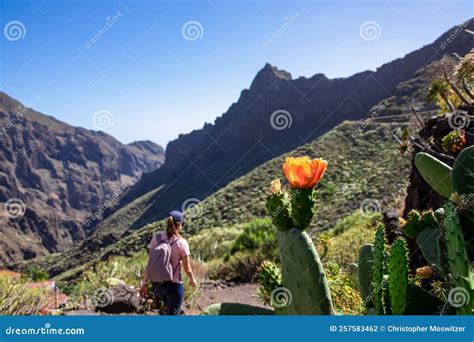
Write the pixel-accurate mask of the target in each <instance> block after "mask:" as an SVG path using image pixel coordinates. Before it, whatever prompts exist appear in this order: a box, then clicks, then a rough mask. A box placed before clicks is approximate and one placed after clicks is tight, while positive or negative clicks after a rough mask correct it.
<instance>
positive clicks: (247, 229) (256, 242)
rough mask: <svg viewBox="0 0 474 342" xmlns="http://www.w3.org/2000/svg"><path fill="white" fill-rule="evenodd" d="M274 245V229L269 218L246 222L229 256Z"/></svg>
mask: <svg viewBox="0 0 474 342" xmlns="http://www.w3.org/2000/svg"><path fill="white" fill-rule="evenodd" d="M264 244H265V245H271V244H275V245H276V229H275V226H274V225H273V223H272V221H271V219H270V218H264V219H260V218H259V219H253V220H251V221H249V222H247V223H246V224H245V225H244V226H243V229H242V233H241V234H240V235H239V236H238V237H237V239H236V240H235V242H234V243H233V245H232V247H231V249H230V254H231V255H234V254H235V253H237V252H241V251H246V250H255V249H258V248H261V247H262V246H263V245H264Z"/></svg>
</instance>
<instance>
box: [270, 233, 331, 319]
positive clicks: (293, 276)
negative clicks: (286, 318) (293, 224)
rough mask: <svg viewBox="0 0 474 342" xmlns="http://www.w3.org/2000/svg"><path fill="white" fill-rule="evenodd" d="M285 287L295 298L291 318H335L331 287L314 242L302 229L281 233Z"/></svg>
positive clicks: (291, 303)
mask: <svg viewBox="0 0 474 342" xmlns="http://www.w3.org/2000/svg"><path fill="white" fill-rule="evenodd" d="M278 235H279V241H280V257H281V272H282V280H283V286H284V288H286V289H287V290H288V291H289V293H290V294H291V300H290V301H289V302H288V303H287V310H288V314H289V315H333V314H334V313H335V312H334V308H333V304H332V300H331V294H330V292H329V284H328V281H327V278H326V274H325V273H324V269H323V265H322V263H321V260H320V259H319V255H318V252H317V251H316V249H315V248H314V245H313V242H312V241H311V238H310V237H309V236H308V234H306V233H305V232H303V231H301V229H298V228H292V229H290V230H288V231H286V232H280V233H279V234H278Z"/></svg>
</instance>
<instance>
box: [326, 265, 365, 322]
mask: <svg viewBox="0 0 474 342" xmlns="http://www.w3.org/2000/svg"><path fill="white" fill-rule="evenodd" d="M326 273H327V276H328V281H329V288H330V290H331V298H332V301H333V304H334V308H335V310H336V311H337V312H338V313H339V314H342V315H357V314H361V313H362V312H363V310H364V306H363V301H362V297H361V295H360V293H359V290H358V282H357V279H356V277H355V276H354V275H353V274H351V273H350V272H348V271H347V270H345V269H343V268H341V266H339V265H338V264H337V263H335V262H329V263H328V264H327V265H326Z"/></svg>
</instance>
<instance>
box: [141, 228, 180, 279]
mask: <svg viewBox="0 0 474 342" xmlns="http://www.w3.org/2000/svg"><path fill="white" fill-rule="evenodd" d="M155 238H156V240H157V241H158V243H157V245H156V247H155V248H153V249H152V250H151V251H150V255H149V256H148V266H147V273H148V278H149V279H150V280H151V281H152V282H154V283H163V282H165V281H171V280H172V279H173V277H174V275H175V273H176V271H177V270H179V266H180V265H179V264H178V266H177V267H176V269H174V270H173V266H172V265H171V246H172V245H173V244H174V243H175V242H176V241H178V240H180V238H178V239H176V240H173V241H171V242H170V241H169V240H168V239H165V238H164V235H162V234H161V233H157V234H156V235H155Z"/></svg>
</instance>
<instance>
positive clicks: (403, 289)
mask: <svg viewBox="0 0 474 342" xmlns="http://www.w3.org/2000/svg"><path fill="white" fill-rule="evenodd" d="M407 287H408V251H407V247H406V244H405V241H404V240H402V239H398V240H397V241H395V243H394V244H393V246H392V250H391V251H390V258H389V261H388V288H389V293H390V305H391V307H392V314H393V315H403V313H404V312H405V308H406V305H407V297H408V294H407Z"/></svg>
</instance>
